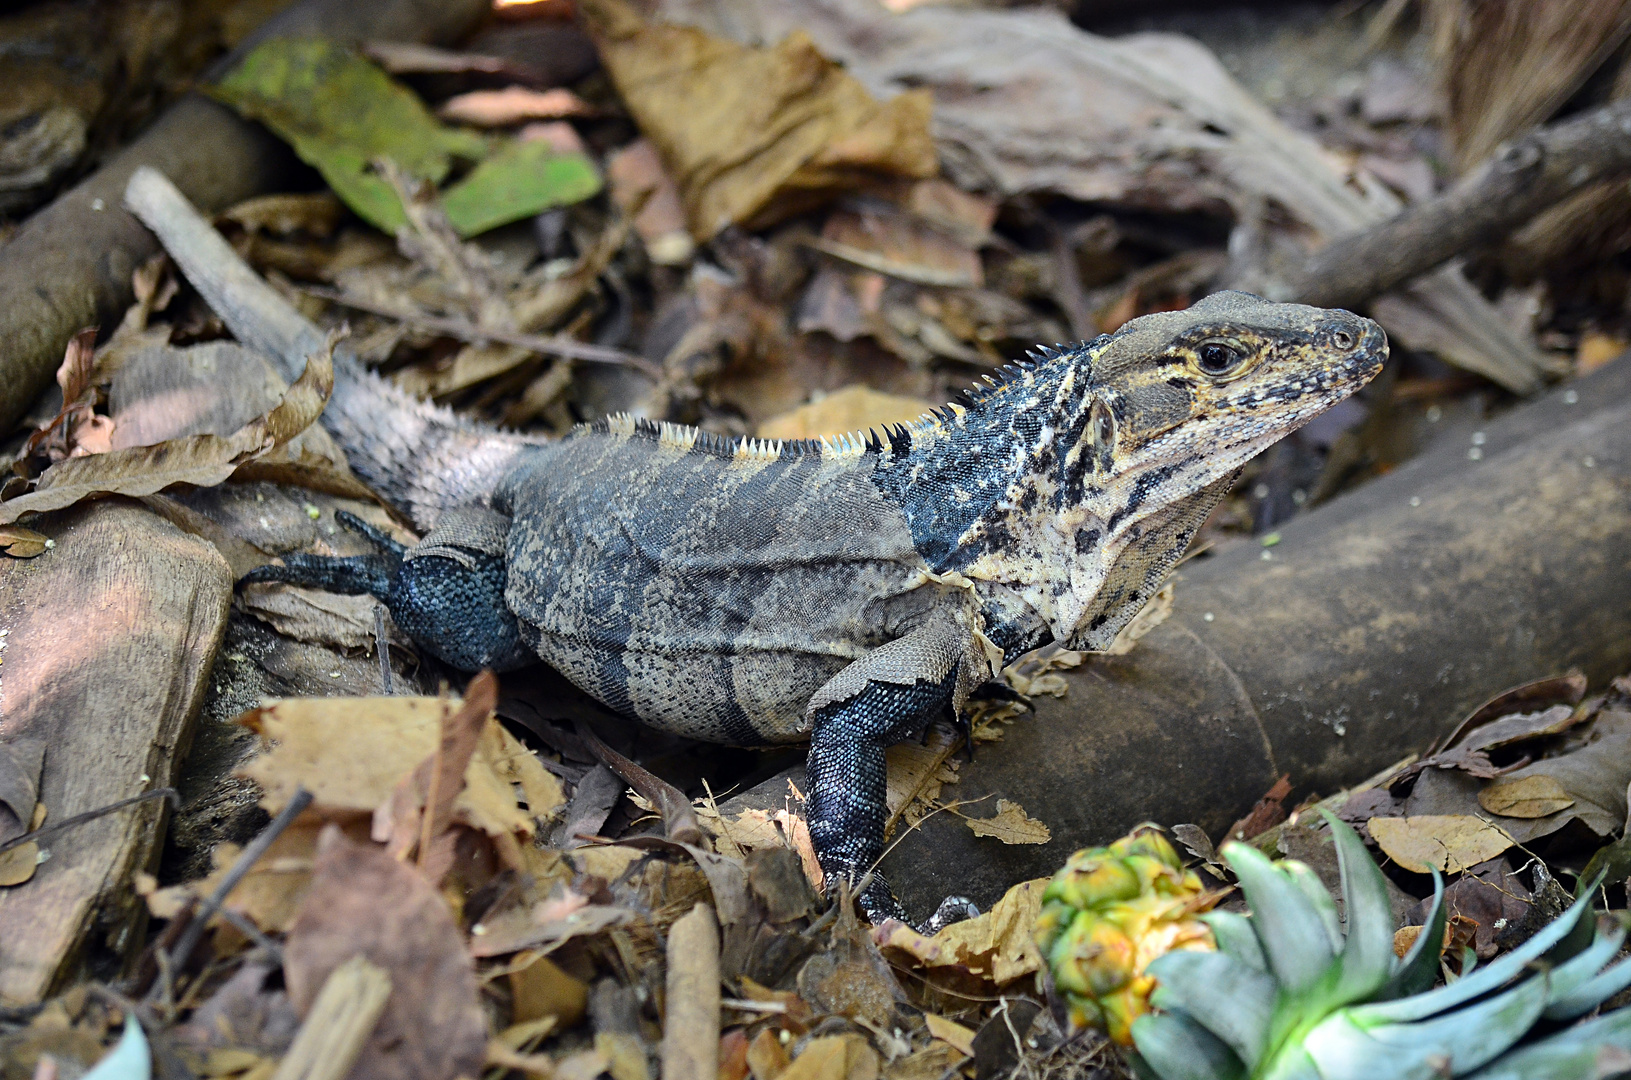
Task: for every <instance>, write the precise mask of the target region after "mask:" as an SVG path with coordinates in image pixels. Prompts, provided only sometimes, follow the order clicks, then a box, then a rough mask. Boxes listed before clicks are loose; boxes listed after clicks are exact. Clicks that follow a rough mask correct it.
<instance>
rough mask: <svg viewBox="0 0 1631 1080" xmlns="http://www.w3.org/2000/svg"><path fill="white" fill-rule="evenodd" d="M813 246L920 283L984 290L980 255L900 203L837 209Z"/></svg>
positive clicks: (867, 266)
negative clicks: (982, 287) (911, 212)
mask: <svg viewBox="0 0 1631 1080" xmlns="http://www.w3.org/2000/svg"><path fill="white" fill-rule="evenodd" d="M811 246H813V247H815V248H817V249H818V250H820V251H824V252H826V253H827V254H828V255H831V256H833V257H834V258H837V259H842V260H843V261H844V262H847V263H852V264H854V265H856V266H860V267H863V268H865V269H867V270H874V271H876V272H878V273H880V274H887V275H889V276H890V277H893V278H899V279H900V280H902V281H911V282H915V283H916V284H919V285H937V286H942V287H948V288H965V289H966V288H974V289H977V288H980V287H981V286H983V285H984V284H985V272H984V269H983V268H982V266H981V264H980V254H979V252H977V251H975V250H974V249H973V248H972V247H970V246H969V245H967V244H965V243H963V242H962V241H961V240H956V239H953V238H952V237H950V236H947V235H945V234H944V233H942V232H941V231H940V230H938V229H936V228H934V227H932V226H930V225H928V224H926V223H924V222H922V221H920V220H918V219H917V218H915V217H913V216H912V215H910V214H907V213H906V212H905V211H902V210H898V209H895V208H894V207H888V206H884V207H876V208H873V207H869V208H867V209H864V210H837V211H834V212H833V213H831V214H829V215H828V216H827V221H826V224H825V225H823V226H822V229H821V238H820V239H819V240H813V241H811Z"/></svg>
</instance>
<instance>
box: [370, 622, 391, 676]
mask: <svg viewBox="0 0 1631 1080" xmlns="http://www.w3.org/2000/svg"><path fill="white" fill-rule="evenodd" d="M374 651H375V652H376V653H378V654H379V692H380V693H381V694H383V695H384V696H385V697H390V696H391V643H390V641H389V640H388V639H387V638H386V636H385V605H384V604H375V605H374Z"/></svg>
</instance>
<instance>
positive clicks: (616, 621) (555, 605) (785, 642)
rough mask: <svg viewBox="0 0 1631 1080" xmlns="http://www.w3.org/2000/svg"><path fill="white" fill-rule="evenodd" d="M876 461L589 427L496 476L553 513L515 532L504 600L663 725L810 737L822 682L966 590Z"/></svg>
mask: <svg viewBox="0 0 1631 1080" xmlns="http://www.w3.org/2000/svg"><path fill="white" fill-rule="evenodd" d="M870 466H871V462H870V461H868V460H867V459H861V460H859V461H855V460H845V459H842V458H840V459H837V460H830V459H826V458H823V457H822V456H821V455H819V454H805V455H801V456H796V457H785V456H777V457H758V458H737V457H721V456H718V455H716V454H713V453H706V452H699V451H697V450H696V449H694V448H691V447H688V446H686V445H685V444H684V443H683V442H681V443H674V442H670V441H668V440H664V439H654V438H648V437H642V436H639V435H633V436H630V435H621V434H617V433H610V432H608V433H599V432H594V431H588V432H584V433H581V434H579V435H577V436H575V437H573V438H571V439H568V440H566V441H564V442H562V443H561V444H559V445H558V446H555V447H551V448H549V449H548V450H545V451H541V452H538V453H537V454H535V455H534V456H532V457H531V458H529V459H528V461H527V462H526V464H525V465H524V466H523V467H522V468H520V469H518V470H517V471H516V473H515V474H514V475H513V476H512V478H511V479H510V480H509V481H508V482H507V483H506V485H505V486H504V488H503V489H502V490H501V492H500V493H499V500H498V501H499V504H500V505H501V506H502V507H504V508H505V509H507V510H508V511H509V512H510V513H511V514H512V515H514V516H515V517H517V518H521V519H526V520H529V521H532V520H536V521H540V522H549V523H552V524H550V525H546V526H545V527H544V528H541V529H538V530H533V531H531V532H529V533H527V534H526V535H521V534H514V535H513V536H512V540H511V545H510V552H509V564H510V584H509V588H508V591H507V593H506V600H507V602H508V603H509V606H510V607H511V609H512V610H513V611H515V613H516V614H517V616H519V617H520V619H521V620H522V622H523V623H524V624H525V625H527V626H528V627H529V628H530V629H529V631H528V633H529V639H530V640H531V641H532V642H533V643H534V645H535V647H536V648H537V649H538V652H539V655H541V656H542V657H543V658H544V659H545V660H547V661H549V662H550V663H551V664H553V665H554V666H556V667H557V668H559V669H560V670H561V671H562V672H563V673H564V674H566V675H567V677H568V678H570V679H572V680H573V681H574V682H576V683H578V685H579V686H581V687H582V688H583V689H584V690H585V691H587V692H589V693H591V694H595V695H596V696H599V697H601V698H602V700H607V699H612V700H613V701H615V702H616V705H617V706H618V707H620V708H623V709H625V710H627V711H629V712H631V713H632V714H633V715H635V716H637V717H639V718H640V719H641V720H643V721H645V722H647V723H649V724H652V725H653V726H657V727H661V728H662V729H664V730H667V731H672V732H675V733H677V734H683V735H689V736H692V737H695V738H703V739H710V740H714V741H728V742H767V743H768V742H789V741H801V740H803V739H806V738H808V735H809V725H808V723H807V721H806V719H805V717H806V713H807V712H808V703H809V701H810V697H811V695H812V694H813V693H815V691H816V690H817V689H819V688H820V687H821V686H822V685H823V684H824V683H826V682H827V681H828V680H829V679H830V678H832V677H833V676H834V675H835V674H837V673H838V672H839V671H840V670H842V669H843V668H844V667H845V665H847V664H849V663H850V662H852V661H855V660H858V659H860V658H862V657H864V656H866V655H867V654H868V653H869V651H871V650H872V649H875V648H876V647H878V646H880V645H883V644H885V643H887V642H889V641H890V640H892V639H894V638H896V637H898V636H900V635H901V634H902V633H904V632H905V631H906V630H907V629H908V628H909V627H910V626H911V625H913V624H914V623H915V622H916V621H919V620H921V618H922V616H923V614H924V613H925V612H927V611H930V610H932V609H934V608H936V607H937V606H939V605H940V604H941V603H942V602H943V601H942V597H941V594H943V593H946V592H948V591H950V592H956V593H962V594H966V592H967V590H961V589H954V588H952V587H950V586H944V585H939V584H936V583H935V582H933V581H930V580H928V579H927V577H926V575H925V571H926V569H927V566H926V564H925V563H924V561H923V558H922V556H921V555H919V554H918V553H917V551H916V549H915V548H914V546H913V544H912V538H911V534H910V532H909V531H908V530H907V528H906V525H905V522H904V520H903V518H902V517H901V514H900V512H899V511H898V510H897V509H895V508H894V507H892V506H890V505H889V504H888V503H887V502H886V501H885V500H884V499H883V497H882V495H881V494H880V493H879V492H878V491H877V489H876V488H875V487H873V486H872V485H871V484H870V483H869V482H868V480H867V474H868V472H869V471H870ZM617 477H621V478H627V479H626V480H625V482H623V483H609V482H608V480H609V478H617ZM636 477H638V479H637V480H636V479H634V478H636ZM563 522H569V523H573V526H572V527H570V528H562V527H559V525H558V524H556V523H563ZM965 636H966V632H965ZM609 671H610V672H612V673H613V675H612V676H611V677H612V678H615V680H616V681H617V683H618V685H611V684H610V682H609V676H608V672H609ZM939 674H942V673H937V676H938V675H939ZM744 719H745V721H746V723H747V725H748V730H747V732H746V733H745V734H746V735H747V736H748V737H744V732H743V730H742V729H741V726H740V725H741V722H742V720H744Z"/></svg>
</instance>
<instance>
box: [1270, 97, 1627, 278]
mask: <svg viewBox="0 0 1631 1080" xmlns="http://www.w3.org/2000/svg"><path fill="white" fill-rule="evenodd" d="M1627 174H1631V100H1627V101H1620V102H1616V103H1614V104H1612V105H1606V106H1604V107H1602V108H1600V109H1594V110H1592V111H1591V112H1587V113H1582V114H1581V115H1579V116H1575V117H1571V118H1569V119H1567V120H1563V121H1560V122H1558V123H1556V124H1551V125H1548V126H1546V127H1541V128H1536V129H1535V130H1534V131H1531V132H1530V133H1529V134H1527V135H1525V136H1523V137H1522V138H1519V139H1516V140H1514V141H1512V142H1510V143H1507V144H1506V145H1504V146H1502V147H1501V149H1499V150H1497V151H1496V152H1495V155H1494V156H1493V157H1491V158H1490V159H1489V160H1488V161H1486V162H1484V164H1482V165H1480V166H1479V167H1478V168H1476V169H1474V170H1473V171H1472V172H1470V173H1468V174H1467V175H1466V176H1465V177H1464V178H1462V180H1461V181H1460V182H1459V183H1457V184H1456V185H1455V186H1454V187H1453V188H1451V189H1450V190H1448V191H1446V192H1444V193H1443V194H1441V195H1439V196H1437V197H1436V198H1433V199H1429V200H1428V201H1426V202H1424V203H1420V204H1418V205H1416V206H1412V207H1410V208H1409V209H1407V210H1405V211H1403V212H1401V213H1399V214H1396V215H1395V216H1393V217H1391V218H1389V219H1388V220H1386V221H1384V222H1381V223H1380V224H1378V225H1375V226H1373V227H1372V228H1369V229H1366V230H1365V231H1364V232H1360V233H1356V234H1354V235H1352V236H1347V237H1343V238H1341V239H1339V240H1335V241H1333V242H1332V243H1330V244H1327V245H1326V246H1325V247H1323V248H1321V249H1320V250H1319V251H1316V252H1315V253H1314V254H1313V255H1312V256H1310V258H1309V259H1308V261H1307V262H1306V263H1305V264H1304V265H1303V270H1302V273H1301V275H1300V276H1298V277H1297V278H1295V279H1294V280H1292V281H1291V282H1290V283H1289V285H1288V297H1287V298H1288V299H1296V300H1300V301H1302V302H1303V303H1306V304H1315V305H1318V306H1321V307H1355V306H1357V305H1359V304H1363V303H1364V302H1365V301H1367V300H1369V299H1371V298H1372V297H1375V296H1379V295H1381V294H1382V293H1384V292H1387V291H1388V290H1389V289H1391V288H1393V287H1394V286H1396V285H1401V284H1403V283H1405V282H1407V281H1410V280H1412V279H1413V278H1417V277H1420V276H1421V275H1422V274H1425V273H1427V272H1428V271H1429V270H1432V269H1433V268H1434V267H1436V266H1440V265H1442V264H1443V263H1445V262H1447V261H1449V260H1450V259H1452V258H1454V257H1455V256H1456V255H1459V254H1461V253H1462V252H1465V251H1467V250H1469V249H1471V248H1475V247H1477V246H1479V245H1482V244H1488V243H1493V242H1495V241H1497V240H1500V239H1501V238H1502V237H1504V236H1505V235H1506V234H1507V233H1509V232H1511V231H1512V230H1513V229H1516V228H1517V227H1518V226H1520V225H1522V224H1524V223H1525V222H1527V221H1529V220H1530V219H1531V218H1533V217H1534V216H1535V215H1536V214H1538V213H1540V212H1541V211H1542V210H1545V209H1546V208H1547V207H1549V206H1552V205H1554V204H1555V203H1558V202H1560V201H1562V200H1563V199H1565V198H1567V197H1568V196H1570V195H1572V194H1574V193H1575V192H1576V191H1579V190H1581V189H1582V188H1586V187H1590V186H1592V185H1593V184H1597V183H1601V182H1602V181H1605V180H1612V179H1615V178H1618V177H1622V176H1625V175H1627Z"/></svg>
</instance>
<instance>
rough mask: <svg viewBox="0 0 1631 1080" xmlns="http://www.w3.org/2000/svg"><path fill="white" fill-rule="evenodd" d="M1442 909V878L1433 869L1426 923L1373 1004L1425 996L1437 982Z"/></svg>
mask: <svg viewBox="0 0 1631 1080" xmlns="http://www.w3.org/2000/svg"><path fill="white" fill-rule="evenodd" d="M1448 921H1449V920H1448V914H1447V912H1446V911H1445V908H1444V876H1443V875H1442V874H1440V873H1439V872H1438V870H1437V868H1435V869H1434V870H1433V906H1432V907H1431V908H1429V909H1428V911H1427V922H1426V924H1425V925H1424V926H1423V927H1422V930H1421V933H1419V934H1417V935H1416V943H1415V944H1414V945H1412V946H1411V947H1410V951H1409V952H1407V953H1405V957H1404V961H1403V962H1402V963H1400V964H1399V966H1398V968H1397V969H1396V970H1395V971H1394V972H1393V977H1392V978H1391V979H1389V980H1388V981H1387V982H1386V983H1385V984H1383V986H1382V988H1381V989H1380V990H1378V991H1377V992H1376V994H1375V996H1374V999H1373V1000H1375V1001H1392V1000H1394V999H1395V998H1406V997H1410V996H1411V995H1413V994H1421V993H1425V992H1426V991H1427V990H1429V989H1431V988H1432V986H1433V984H1434V983H1435V982H1437V981H1438V958H1439V954H1440V953H1441V952H1443V951H1444V926H1445V923H1446V922H1448Z"/></svg>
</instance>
